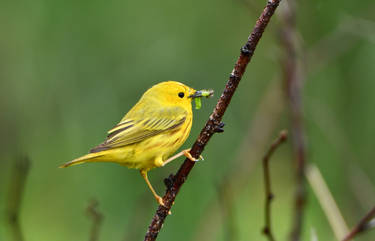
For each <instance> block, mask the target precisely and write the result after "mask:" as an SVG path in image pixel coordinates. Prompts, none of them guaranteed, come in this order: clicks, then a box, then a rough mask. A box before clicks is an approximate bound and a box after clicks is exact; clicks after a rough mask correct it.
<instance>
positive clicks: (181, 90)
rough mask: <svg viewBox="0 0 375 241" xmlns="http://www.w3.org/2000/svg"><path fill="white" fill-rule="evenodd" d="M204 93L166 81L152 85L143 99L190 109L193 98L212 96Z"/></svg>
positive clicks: (178, 83)
mask: <svg viewBox="0 0 375 241" xmlns="http://www.w3.org/2000/svg"><path fill="white" fill-rule="evenodd" d="M206 92H207V91H206ZM206 92H204V91H197V90H195V89H193V88H191V87H189V86H187V85H184V84H182V83H180V82H176V81H166V82H161V83H159V84H156V85H154V86H153V87H151V88H150V89H149V90H147V92H146V93H145V97H146V96H147V97H148V98H152V99H154V100H155V99H157V100H158V101H159V102H160V103H161V104H163V105H166V106H181V107H184V108H190V109H191V101H192V100H193V99H195V98H199V97H203V96H206V97H207V96H208V95H212V93H213V92H210V93H209V94H207V93H206Z"/></svg>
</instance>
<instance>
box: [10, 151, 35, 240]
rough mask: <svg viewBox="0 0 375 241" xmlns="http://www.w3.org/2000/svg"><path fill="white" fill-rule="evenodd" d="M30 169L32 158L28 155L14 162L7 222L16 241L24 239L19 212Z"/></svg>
mask: <svg viewBox="0 0 375 241" xmlns="http://www.w3.org/2000/svg"><path fill="white" fill-rule="evenodd" d="M29 170H30V160H29V159H28V158H27V157H24V158H19V159H17V160H16V161H15V162H14V166H13V170H12V175H11V181H10V186H9V196H8V203H7V222H8V224H9V229H10V233H11V235H12V240H14V241H22V240H24V237H23V234H22V230H21V226H20V223H19V213H20V209H21V203H22V198H23V193H24V190H25V184H26V179H27V175H28V173H29Z"/></svg>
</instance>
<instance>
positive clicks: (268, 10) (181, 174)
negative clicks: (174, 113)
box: [144, 0, 281, 241]
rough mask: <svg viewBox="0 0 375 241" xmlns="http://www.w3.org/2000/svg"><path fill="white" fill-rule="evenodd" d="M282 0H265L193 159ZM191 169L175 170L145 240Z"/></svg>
mask: <svg viewBox="0 0 375 241" xmlns="http://www.w3.org/2000/svg"><path fill="white" fill-rule="evenodd" d="M280 1H281V0H268V2H267V5H266V7H265V8H264V10H263V12H262V14H261V15H260V17H259V19H258V20H257V22H256V24H255V27H254V29H253V31H252V33H251V35H250V36H249V38H248V40H247V42H246V44H245V45H244V46H243V47H242V48H241V54H240V57H239V58H238V60H237V62H236V64H235V66H234V69H233V71H232V73H231V74H230V77H229V80H228V82H227V84H226V86H225V89H224V91H223V93H222V95H221V97H220V99H219V101H218V102H217V104H216V107H215V109H214V111H213V113H212V114H211V116H210V117H209V119H208V121H207V123H206V125H205V126H204V128H203V129H202V131H201V133H200V134H199V136H198V139H197V140H196V141H195V143H194V145H193V147H192V148H191V151H190V153H191V155H192V156H193V157H195V158H198V157H199V155H200V154H201V153H202V152H203V149H204V147H205V146H206V144H207V142H208V141H209V140H210V138H211V137H212V135H213V134H214V133H215V132H217V131H218V130H220V129H219V128H218V127H219V126H220V122H221V119H222V118H223V115H224V113H225V110H226V109H227V107H228V105H229V103H230V101H231V99H232V96H233V94H234V92H235V90H236V88H237V86H238V84H239V82H240V80H241V78H242V75H243V74H244V72H245V69H246V66H247V64H248V63H249V62H250V60H251V58H252V56H253V54H254V51H255V48H256V46H257V44H258V42H259V40H260V38H261V37H262V34H263V32H264V30H265V28H266V26H267V24H268V23H269V21H270V19H271V17H272V15H273V14H274V12H275V10H276V8H277V6H278V5H279V3H280ZM193 167H194V162H191V161H190V160H188V159H185V161H184V163H183V164H182V166H181V167H180V169H179V170H178V172H177V174H176V175H175V176H174V177H172V178H171V181H172V182H170V183H169V184H170V185H168V188H167V192H166V194H165V195H164V197H163V201H164V204H165V206H159V208H158V210H157V211H156V213H155V215H154V217H153V219H152V222H151V224H150V226H149V228H148V231H147V233H146V236H145V239H144V240H145V241H151V240H155V239H156V238H157V235H158V234H159V231H160V229H161V227H162V225H163V223H164V220H165V218H166V217H167V215H168V213H169V211H170V209H171V206H172V204H173V202H174V200H175V198H176V195H177V194H178V192H179V190H180V188H181V186H182V185H183V183H184V182H185V180H186V179H187V176H188V175H189V173H190V171H191V169H192V168H193Z"/></svg>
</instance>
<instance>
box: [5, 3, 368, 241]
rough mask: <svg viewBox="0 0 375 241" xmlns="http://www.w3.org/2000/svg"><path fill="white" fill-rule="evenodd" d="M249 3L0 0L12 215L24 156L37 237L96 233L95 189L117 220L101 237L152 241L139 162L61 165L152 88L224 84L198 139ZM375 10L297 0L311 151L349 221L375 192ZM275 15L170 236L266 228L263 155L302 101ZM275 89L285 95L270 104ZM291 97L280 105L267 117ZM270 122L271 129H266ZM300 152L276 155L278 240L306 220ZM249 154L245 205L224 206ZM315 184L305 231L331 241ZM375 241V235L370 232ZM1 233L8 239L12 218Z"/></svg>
mask: <svg viewBox="0 0 375 241" xmlns="http://www.w3.org/2000/svg"><path fill="white" fill-rule="evenodd" d="M251 3H252V4H253V5H248V3H247V2H245V0H232V1H222V0H216V1H213V0H208V1H197V0H192V1H171V0H166V1H162V2H158V1H118V0H110V1H97V0H94V1H90V2H87V1H72V0H67V1H45V0H34V1H30V0H23V1H10V0H3V1H1V3H0V35H1V36H2V37H1V38H0V80H1V82H0V113H1V114H0V133H1V136H2V138H0V148H1V151H0V157H1V162H0V212H1V216H4V215H3V214H4V212H5V208H6V201H7V193H8V192H9V190H8V189H9V185H10V183H11V182H12V181H11V175H10V170H11V166H12V163H13V162H14V161H15V160H16V159H17V158H19V157H20V156H28V157H29V158H30V159H31V161H32V166H31V170H30V174H29V177H28V181H27V184H26V188H25V193H24V200H23V205H22V208H21V216H20V222H21V226H22V229H23V233H24V236H25V240H28V241H42V240H56V241H59V240H61V241H63V240H64V241H65V240H86V239H87V237H88V234H89V229H90V225H91V221H90V220H89V219H88V218H87V216H85V208H86V207H87V205H88V203H89V200H90V199H92V198H96V199H97V200H98V201H99V203H100V206H99V209H100V210H101V212H102V213H103V215H104V216H105V218H104V221H103V225H102V227H101V234H100V239H101V240H141V239H142V237H143V235H144V233H145V231H146V228H147V226H148V224H149V221H150V220H151V217H152V215H153V212H154V211H155V209H156V203H155V202H154V199H153V198H152V196H151V194H150V193H149V190H148V189H147V188H146V185H145V183H144V182H143V180H142V178H141V177H140V175H139V173H138V172H137V171H135V170H127V169H126V168H124V167H121V166H118V165H116V164H105V163H95V164H88V165H82V166H77V167H73V168H69V169H66V170H65V169H64V170H62V169H58V168H57V167H58V166H59V165H60V164H62V163H64V162H65V161H68V160H71V159H73V158H75V157H77V156H80V155H82V154H84V153H86V152H87V151H88V150H89V149H90V147H92V146H94V145H96V144H98V143H100V142H101V141H102V140H103V139H104V137H105V132H106V130H108V129H110V128H111V127H112V126H113V125H114V124H116V123H117V122H118V121H119V120H120V119H121V117H122V116H123V114H125V113H126V112H127V111H128V110H129V108H130V107H131V106H132V105H133V104H134V103H135V102H136V101H137V100H138V98H139V97H140V96H141V94H142V93H143V92H144V91H145V90H146V89H147V88H149V87H150V86H152V85H153V84H155V83H158V82H160V81H164V80H170V79H172V80H177V81H181V82H184V83H186V84H188V85H190V86H192V87H194V88H197V89H199V88H212V89H214V90H215V91H216V93H217V94H216V97H215V98H214V99H209V100H204V102H203V108H202V109H201V110H199V111H195V112H194V115H195V116H194V118H195V121H194V124H193V129H192V132H191V136H190V138H189V139H188V141H187V142H186V144H185V145H184V147H185V148H188V147H189V146H191V144H192V142H193V141H194V138H195V137H196V136H197V134H198V132H199V131H200V128H201V127H202V126H203V124H204V123H205V120H206V119H207V117H208V115H209V113H210V112H211V110H212V108H213V107H214V105H215V103H216V99H217V98H218V95H219V93H220V92H221V91H222V89H223V87H224V83H225V81H226V80H227V78H228V75H229V73H230V71H231V70H232V67H233V64H234V61H235V59H236V58H237V56H238V54H239V48H240V46H241V45H242V44H243V43H244V42H245V40H246V38H247V35H248V34H249V32H250V31H251V28H252V26H253V24H254V21H255V19H256V18H257V17H258V15H259V13H260V10H261V9H262V7H263V4H264V1H252V2H251ZM282 5H283V3H282ZM249 6H253V7H249ZM374 8H375V6H374V4H373V1H371V0H363V1H361V2H360V4H359V3H358V2H356V1H349V0H342V1H339V2H337V1H323V0H317V1H301V2H299V3H298V13H297V20H298V31H299V35H300V37H301V39H302V48H303V50H302V52H304V53H306V57H304V61H305V70H306V71H305V85H304V92H303V99H304V103H303V104H304V115H305V116H304V121H305V126H306V132H307V138H308V161H309V162H312V163H315V164H316V165H317V166H318V167H319V169H320V170H321V172H322V174H323V176H324V178H325V179H326V181H327V183H328V186H329V188H330V190H331V191H332V193H333V195H334V197H335V199H336V201H337V203H338V206H339V207H340V209H341V211H342V213H343V215H344V217H345V219H346V220H347V222H348V224H349V225H350V226H352V225H354V224H355V223H356V222H357V220H358V219H359V218H360V217H361V216H363V215H364V213H365V212H366V211H367V210H368V209H369V208H370V207H371V205H374V203H375V189H374V185H375V172H374V161H373V150H374V143H373V137H374V135H375V128H374V125H373V123H375V108H374V106H375V96H374V95H373V90H374V89H375V82H374V76H375V69H374V68H373V65H374V62H375V46H374V43H375V23H374V22H373V21H375V19H374V15H371V13H372V12H373V10H374ZM270 25H271V26H270V27H269V28H268V29H267V30H266V33H265V35H264V37H263V39H262V40H261V42H260V45H259V46H258V49H257V51H256V53H255V56H254V59H253V61H252V63H251V64H250V65H249V67H248V69H247V72H246V73H245V76H244V79H243V81H242V83H241V84H240V89H239V90H238V91H237V93H236V96H235V97H234V99H233V101H232V103H231V106H230V108H229V109H228V111H227V113H226V115H225V117H224V122H225V123H226V124H227V125H226V127H225V132H224V133H223V134H220V135H216V136H215V137H214V138H213V139H212V140H211V141H210V143H209V144H208V146H207V148H206V150H205V152H204V157H205V161H202V162H199V163H198V165H197V166H196V168H194V170H193V172H192V174H191V175H190V177H189V180H188V181H187V183H186V185H185V186H184V187H183V189H182V191H181V193H180V194H179V196H178V197H177V200H176V204H175V205H174V207H173V209H172V211H173V214H172V215H171V216H170V217H168V219H167V221H166V223H165V225H164V228H163V229H162V232H161V233H160V237H159V238H160V240H181V241H184V240H262V239H264V237H261V235H262V234H261V229H262V226H263V216H264V215H263V205H264V200H263V199H264V194H263V181H262V169H261V163H260V157H261V156H262V154H263V153H264V151H265V149H266V148H267V146H268V145H269V144H270V143H271V141H272V139H273V138H274V137H275V136H276V135H277V133H278V132H279V130H280V129H283V128H289V120H288V109H287V107H286V106H285V104H283V102H282V101H280V98H283V95H282V94H281V93H280V91H282V84H281V70H280V68H281V67H280V57H281V55H282V49H281V45H280V39H279V35H278V28H279V26H280V21H278V19H277V18H274V19H273V20H272V21H271V24H270ZM275 90H276V91H275ZM272 91H274V92H272ZM270 92H271V93H276V94H277V95H278V96H280V98H276V97H275V99H274V100H271V101H270V102H267V104H264V102H265V101H264V99H265V98H266V97H265V96H267V94H268V95H269V93H270ZM276 94H275V95H276ZM271 96H272V95H271ZM278 105H282V107H280V114H277V115H269V114H267V113H268V111H272V110H274V109H275V106H278ZM259 110H262V111H259ZM259 113H260V114H262V115H259ZM263 115H264V116H263ZM257 118H258V119H257ZM262 118H264V120H265V121H264V126H263V125H260V127H261V128H260V129H257V131H256V132H251V131H250V136H251V138H252V142H251V144H253V146H250V147H248V146H246V145H244V144H243V143H247V142H246V140H247V139H248V137H249V135H248V134H246V133H248V132H249V130H252V129H251V128H252V127H253V126H254V122H255V121H256V120H259V119H262ZM269 122H272V123H273V124H272V125H268V126H266V124H267V123H269ZM270 126H271V127H272V128H271V127H270ZM262 128H268V129H269V128H271V133H272V134H271V135H268V136H266V137H265V136H264V135H263V133H264V132H263V130H262ZM263 138H266V141H262V140H263ZM258 140H259V141H260V142H257V141H258ZM254 145H255V147H256V148H254ZM244 146H245V148H244ZM291 156H292V154H291V147H290V142H289V143H288V144H287V145H285V146H283V147H281V148H280V150H279V151H278V152H277V153H276V155H275V156H274V157H273V158H272V160H271V169H272V180H273V184H274V185H273V189H274V192H275V195H276V199H275V202H274V203H273V210H274V212H273V224H274V225H273V226H274V230H275V235H276V237H278V239H279V240H282V239H285V238H286V237H287V235H288V233H289V230H290V223H291V217H292V215H291V213H292V195H293V192H294V182H293V181H294V174H293V167H294V166H293V161H292V158H291ZM181 161H182V159H181V160H176V161H174V162H173V163H172V164H170V165H168V166H166V167H164V168H160V169H156V170H154V171H152V172H150V178H151V182H152V183H153V184H154V187H155V188H156V189H157V191H158V192H159V193H163V192H164V185H163V178H165V177H167V176H168V175H169V174H170V173H173V172H175V171H176V170H177V168H178V167H179V165H180V163H181ZM240 161H242V162H244V163H248V166H247V168H248V172H246V175H245V177H246V178H245V179H246V181H245V182H241V184H238V185H241V186H239V187H235V188H239V189H240V190H241V192H239V193H236V194H235V195H234V198H233V202H230V203H229V204H228V203H227V202H222V200H226V198H225V197H226V196H228V195H230V194H228V193H222V192H221V190H220V188H218V187H220V185H219V183H222V182H223V180H224V181H226V180H230V179H232V178H235V174H236V170H235V171H233V170H232V168H233V167H234V166H236V165H234V163H237V162H240ZM238 171H239V172H241V171H240V170H238ZM308 191H309V196H308V197H309V200H308V203H307V207H306V211H307V215H306V218H305V220H306V222H305V226H304V237H305V238H304V240H308V239H309V237H310V233H311V230H312V229H314V230H315V231H316V233H317V236H318V237H319V240H333V239H334V236H333V233H332V230H331V228H330V227H329V225H328V222H327V221H326V217H325V215H324V212H323V211H322V209H321V207H320V205H319V203H318V201H317V199H316V197H315V196H314V194H313V193H312V192H311V189H310V188H309V189H308ZM228 213H229V215H227V214H228ZM182 234H183V235H182ZM374 238H375V233H374V232H372V233H368V234H366V235H363V236H362V237H360V238H358V240H373V239H374ZM0 239H1V240H10V234H9V232H8V231H7V225H6V223H5V221H4V220H3V219H2V220H1V223H0Z"/></svg>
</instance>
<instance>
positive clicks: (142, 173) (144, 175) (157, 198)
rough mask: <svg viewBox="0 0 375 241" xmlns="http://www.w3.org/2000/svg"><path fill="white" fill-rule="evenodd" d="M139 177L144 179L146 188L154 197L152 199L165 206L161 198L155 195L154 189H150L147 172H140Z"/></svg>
mask: <svg viewBox="0 0 375 241" xmlns="http://www.w3.org/2000/svg"><path fill="white" fill-rule="evenodd" d="M141 175H142V177H143V179H145V181H146V183H147V186H148V187H149V188H150V190H151V192H152V194H153V195H154V197H155V199H156V201H157V202H158V203H159V205H162V206H165V205H164V202H163V198H162V197H160V196H159V195H158V194H156V192H155V190H154V188H153V187H152V185H151V183H150V181H149V180H148V177H147V171H145V170H141Z"/></svg>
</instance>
